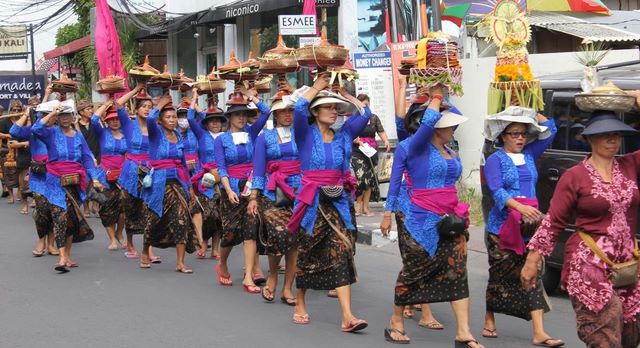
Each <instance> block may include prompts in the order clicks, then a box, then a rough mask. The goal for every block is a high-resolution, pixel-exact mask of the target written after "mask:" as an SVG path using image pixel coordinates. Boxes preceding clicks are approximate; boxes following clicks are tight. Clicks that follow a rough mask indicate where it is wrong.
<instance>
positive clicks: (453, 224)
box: [436, 214, 467, 238]
mask: <svg viewBox="0 0 640 348" xmlns="http://www.w3.org/2000/svg"><path fill="white" fill-rule="evenodd" d="M466 226H467V219H466V218H461V217H459V216H458V215H456V214H446V215H445V216H443V217H442V219H440V221H438V224H437V225H436V228H437V229H438V233H439V234H440V237H443V238H455V237H457V236H459V235H461V234H463V233H464V231H465V229H466Z"/></svg>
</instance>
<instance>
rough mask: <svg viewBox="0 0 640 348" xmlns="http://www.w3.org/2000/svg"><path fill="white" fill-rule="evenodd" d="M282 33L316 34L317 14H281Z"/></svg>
mask: <svg viewBox="0 0 640 348" xmlns="http://www.w3.org/2000/svg"><path fill="white" fill-rule="evenodd" d="M278 29H279V30H280V35H315V34H316V16H314V15H280V16H278Z"/></svg>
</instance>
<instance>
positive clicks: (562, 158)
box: [480, 61, 640, 293]
mask: <svg viewBox="0 0 640 348" xmlns="http://www.w3.org/2000/svg"><path fill="white" fill-rule="evenodd" d="M633 63H635V64H632V65H629V64H626V66H620V65H622V64H616V66H610V67H607V68H606V69H603V70H601V71H599V72H598V74H599V77H600V78H601V79H602V81H603V83H604V84H606V83H608V82H613V84H615V85H616V86H617V87H619V88H621V89H623V90H635V89H640V61H637V62H633ZM582 76H583V75H582V71H574V72H567V73H562V74H555V75H549V76H541V77H540V78H539V79H540V81H541V84H542V88H543V91H544V102H545V109H544V111H543V112H542V113H543V114H544V115H545V116H546V117H547V118H549V119H553V120H554V121H555V123H556V127H557V128H558V133H557V134H556V137H555V139H554V141H553V144H552V145H551V147H550V148H549V149H548V150H547V151H545V153H544V154H543V155H542V156H541V157H540V158H539V159H538V161H537V162H536V167H537V169H538V184H537V186H536V193H537V195H538V201H539V205H540V211H541V212H543V213H546V212H547V210H548V209H549V202H550V200H551V197H552V196H553V191H554V189H555V187H556V183H557V182H558V180H559V179H560V176H562V174H563V173H564V172H565V171H566V170H567V169H568V168H571V167H573V166H574V165H576V164H578V163H579V162H580V161H582V160H583V159H584V158H585V156H586V155H588V153H589V152H590V148H589V144H588V143H587V142H586V141H585V139H583V138H582V136H581V134H582V130H583V129H584V127H585V126H586V123H587V121H588V119H589V113H586V112H583V111H580V110H579V109H578V107H577V106H576V105H575V95H576V93H580V92H581V88H580V80H581V79H582ZM620 117H621V120H623V121H624V122H625V123H627V124H629V125H631V126H632V127H634V128H636V129H640V112H639V111H638V110H632V111H631V112H628V113H620ZM639 149H640V136H638V137H627V138H626V139H624V140H623V143H622V146H621V148H620V154H621V155H622V154H626V153H630V152H633V151H637V150H639ZM494 151H496V148H495V147H494V145H493V144H492V143H491V142H489V141H486V140H485V144H484V148H483V156H484V158H485V159H486V158H487V157H488V156H489V155H490V154H491V153H493V152H494ZM482 163H484V161H483V162H482ZM483 169H484V168H481V171H480V173H481V174H480V175H481V184H482V208H483V214H484V217H485V221H487V217H488V215H489V211H490V210H491V208H492V207H493V200H492V198H491V193H490V192H489V189H488V186H487V184H486V180H485V178H484V170H483ZM639 225H640V224H639ZM573 232H575V226H573V225H569V226H567V227H566V229H565V231H564V232H563V233H562V234H561V235H560V238H559V239H558V244H557V245H556V248H555V249H554V251H553V254H552V255H551V256H550V257H548V258H546V259H545V261H546V263H545V272H544V274H543V277H542V280H543V283H544V287H545V289H546V291H547V293H552V292H553V291H555V290H556V288H557V287H558V284H559V283H560V270H561V268H562V262H563V258H564V245H565V242H566V240H567V238H569V236H570V235H571V233H573ZM636 236H637V237H640V230H638V229H636Z"/></svg>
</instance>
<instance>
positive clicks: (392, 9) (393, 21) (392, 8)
mask: <svg viewBox="0 0 640 348" xmlns="http://www.w3.org/2000/svg"><path fill="white" fill-rule="evenodd" d="M387 3H388V4H389V17H391V18H389V19H390V20H389V26H390V27H391V28H390V29H391V42H397V41H398V27H397V25H398V17H397V16H396V4H395V0H388V1H387Z"/></svg>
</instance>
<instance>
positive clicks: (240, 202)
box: [214, 89, 270, 294]
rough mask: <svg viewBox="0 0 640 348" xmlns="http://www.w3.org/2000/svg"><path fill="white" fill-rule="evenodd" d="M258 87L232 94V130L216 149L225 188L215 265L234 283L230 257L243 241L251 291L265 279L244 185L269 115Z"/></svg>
mask: <svg viewBox="0 0 640 348" xmlns="http://www.w3.org/2000/svg"><path fill="white" fill-rule="evenodd" d="M256 94H257V93H256V91H255V89H251V90H249V91H246V96H243V95H242V94H240V93H236V94H234V95H233V97H232V98H231V100H230V101H229V102H228V103H227V104H228V105H229V107H228V108H227V112H226V113H225V115H226V116H227V118H228V119H229V130H227V131H226V132H225V133H224V134H222V135H221V136H219V137H218V138H216V140H215V145H214V151H215V159H216V163H218V173H219V174H220V180H221V183H222V186H223V188H224V190H221V191H222V192H221V197H220V210H221V212H222V217H221V218H222V237H221V240H220V262H219V263H218V265H217V266H216V272H217V275H218V282H219V283H220V285H222V286H231V285H232V281H231V275H230V274H229V268H228V264H227V260H228V258H229V255H230V254H231V249H232V248H233V247H234V246H236V245H238V244H241V243H242V244H243V251H244V267H245V274H244V279H243V281H242V288H243V290H244V291H246V292H248V293H252V294H258V293H260V288H259V287H258V286H257V285H256V283H263V282H264V281H265V279H264V275H263V274H262V271H261V270H260V264H259V263H258V257H257V244H256V240H257V233H256V232H257V231H256V228H257V226H256V220H255V218H254V217H253V216H249V215H248V214H247V205H248V204H249V197H248V194H246V192H245V194H244V195H243V194H242V192H243V191H246V188H245V184H246V183H247V181H249V182H250V177H249V176H250V174H251V171H252V169H253V164H252V163H251V161H252V160H253V149H254V142H255V140H256V138H257V137H258V133H260V131H261V130H262V127H263V126H264V124H265V123H266V121H267V118H269V113H270V111H269V107H268V106H267V105H266V104H265V103H264V102H262V101H260V100H259V99H258V98H257V97H256ZM245 97H246V98H248V99H249V102H251V103H253V104H255V105H256V106H257V108H258V109H260V113H261V115H260V118H259V119H258V121H256V123H254V124H252V125H251V126H249V127H248V131H245V126H246V124H247V117H248V115H250V114H253V113H255V112H256V110H255V107H252V105H251V104H249V102H248V101H247V100H245Z"/></svg>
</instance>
